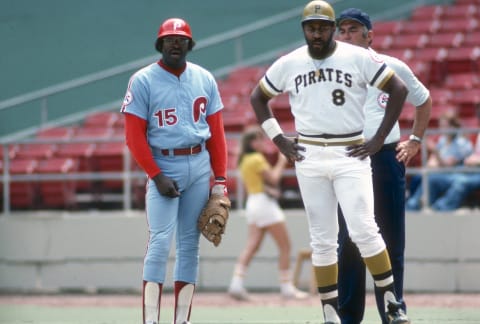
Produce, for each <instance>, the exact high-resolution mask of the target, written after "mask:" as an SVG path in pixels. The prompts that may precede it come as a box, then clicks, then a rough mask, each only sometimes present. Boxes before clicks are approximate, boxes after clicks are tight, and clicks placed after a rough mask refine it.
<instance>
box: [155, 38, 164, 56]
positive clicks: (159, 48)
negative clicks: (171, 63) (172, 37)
mask: <svg viewBox="0 0 480 324" xmlns="http://www.w3.org/2000/svg"><path fill="white" fill-rule="evenodd" d="M155 49H156V50H157V51H158V52H160V53H162V50H163V40H162V39H161V38H157V41H156V42H155Z"/></svg>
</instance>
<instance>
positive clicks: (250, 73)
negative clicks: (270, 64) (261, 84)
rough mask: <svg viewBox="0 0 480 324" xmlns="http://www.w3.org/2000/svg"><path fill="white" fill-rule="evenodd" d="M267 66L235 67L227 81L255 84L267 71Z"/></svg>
mask: <svg viewBox="0 0 480 324" xmlns="http://www.w3.org/2000/svg"><path fill="white" fill-rule="evenodd" d="M266 69H267V68H266V67H265V66H255V65H253V66H243V67H238V68H236V69H234V70H233V71H232V72H230V73H229V74H228V76H227V79H226V81H227V82H233V83H236V84H238V82H240V83H244V84H245V83H248V84H250V85H251V84H255V83H257V82H258V81H259V80H260V78H261V77H262V76H263V74H264V73H265V71H266Z"/></svg>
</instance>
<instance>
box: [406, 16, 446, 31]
mask: <svg viewBox="0 0 480 324" xmlns="http://www.w3.org/2000/svg"><path fill="white" fill-rule="evenodd" d="M440 25H441V24H440V22H439V21H438V20H436V19H434V20H432V19H425V20H413V21H408V20H406V21H404V22H403V24H402V28H401V30H400V33H401V34H402V35H411V34H433V33H435V32H436V31H437V30H438V29H439V27H440Z"/></svg>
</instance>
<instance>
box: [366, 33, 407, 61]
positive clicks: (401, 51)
mask: <svg viewBox="0 0 480 324" xmlns="http://www.w3.org/2000/svg"><path fill="white" fill-rule="evenodd" d="M374 41H375V39H374ZM381 53H382V54H385V55H389V56H393V57H396V58H398V59H399V60H402V61H404V62H405V63H408V61H409V60H410V59H411V58H412V51H411V50H409V49H406V48H391V49H385V50H383V51H382V52H381Z"/></svg>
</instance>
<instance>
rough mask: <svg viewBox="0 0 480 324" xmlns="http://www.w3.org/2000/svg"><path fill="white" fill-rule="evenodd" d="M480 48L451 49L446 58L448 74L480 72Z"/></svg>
mask: <svg viewBox="0 0 480 324" xmlns="http://www.w3.org/2000/svg"><path fill="white" fill-rule="evenodd" d="M479 59H480V47H459V48H450V49H448V51H447V56H446V57H445V63H446V73H463V72H477V73H478V72H480V62H479Z"/></svg>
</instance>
